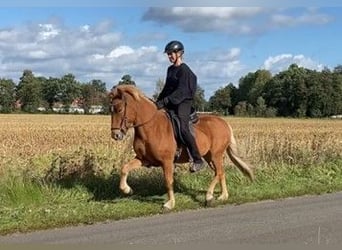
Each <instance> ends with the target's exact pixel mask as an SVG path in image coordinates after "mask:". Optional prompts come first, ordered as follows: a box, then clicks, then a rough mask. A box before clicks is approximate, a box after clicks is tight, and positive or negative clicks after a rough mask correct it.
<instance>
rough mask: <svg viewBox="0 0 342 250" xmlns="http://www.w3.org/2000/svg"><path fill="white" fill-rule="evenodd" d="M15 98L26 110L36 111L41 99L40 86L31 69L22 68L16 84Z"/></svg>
mask: <svg viewBox="0 0 342 250" xmlns="http://www.w3.org/2000/svg"><path fill="white" fill-rule="evenodd" d="M17 98H18V100H19V101H20V103H21V105H22V106H21V108H22V110H23V111H26V112H36V111H37V108H38V107H39V105H40V103H41V101H42V86H41V84H40V81H38V80H37V78H36V77H35V76H34V75H33V73H32V71H31V70H24V72H23V75H22V77H20V82H19V84H18V86H17Z"/></svg>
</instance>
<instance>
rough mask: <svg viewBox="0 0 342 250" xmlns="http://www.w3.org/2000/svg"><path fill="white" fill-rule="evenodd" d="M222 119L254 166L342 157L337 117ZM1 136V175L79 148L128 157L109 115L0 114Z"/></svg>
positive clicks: (117, 160) (116, 159)
mask: <svg viewBox="0 0 342 250" xmlns="http://www.w3.org/2000/svg"><path fill="white" fill-rule="evenodd" d="M226 120H227V121H228V122H229V123H230V124H231V125H232V127H233V131H234V134H235V137H236V139H237V142H238V147H239V151H240V154H241V155H242V156H243V157H244V158H246V159H248V161H250V162H252V163H253V164H255V165H257V166H258V165H265V164H266V165H267V164H269V163H272V162H277V163H290V164H303V165H308V164H312V163H317V162H324V161H326V160H329V159H331V158H338V157H341V156H342V121H340V120H313V119H306V120H299V119H257V118H233V117H232V118H230V117H228V118H226ZM0 138H1V139H0V173H1V172H3V171H4V170H5V169H8V168H12V169H13V168H17V167H19V168H25V167H30V168H31V167H34V168H46V167H49V166H46V165H45V163H48V162H45V163H44V162H42V163H41V164H40V163H37V165H35V161H38V162H39V159H40V160H42V158H44V159H45V160H46V157H47V158H49V157H53V156H54V157H56V156H64V155H68V154H70V153H72V152H74V151H78V150H80V149H82V150H88V151H91V152H93V153H94V154H96V157H100V158H103V161H104V162H103V163H104V164H106V165H108V164H109V165H110V167H113V166H114V167H120V166H119V165H118V164H121V163H122V161H125V160H127V159H129V158H130V157H131V156H132V154H131V153H130V152H131V150H130V149H131V148H130V146H131V140H130V139H127V140H125V141H124V142H115V141H113V140H112V139H111V138H110V117H109V116H84V115H0ZM109 162H111V163H109ZM32 164H33V165H32ZM103 167H108V166H103ZM37 170H40V169H37Z"/></svg>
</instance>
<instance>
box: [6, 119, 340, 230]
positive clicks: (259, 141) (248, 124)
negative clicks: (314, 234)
mask: <svg viewBox="0 0 342 250" xmlns="http://www.w3.org/2000/svg"><path fill="white" fill-rule="evenodd" d="M229 122H230V123H231V124H232V126H233V129H234V131H235V135H236V138H237V141H238V146H239V149H240V153H241V155H242V156H244V157H245V158H248V160H249V161H251V162H252V163H253V164H254V165H255V166H256V169H255V172H256V181H255V182H253V183H251V182H250V181H249V180H248V179H247V178H245V177H244V176H243V175H242V174H241V173H240V172H238V170H237V169H236V168H235V167H233V166H232V165H231V163H230V162H229V161H228V160H227V161H225V165H226V174H227V185H228V189H229V195H230V197H229V200H228V203H229V204H241V203H246V202H254V201H259V200H265V199H281V198H285V197H290V196H298V195H305V194H322V193H329V192H335V191H341V190H342V155H341V152H342V145H341V142H342V138H341V137H342V133H341V132H342V126H341V125H342V123H341V121H331V120H294V119H241V118H230V119H229ZM70 127H71V128H70ZM0 137H1V138H2V144H1V145H0V177H1V178H0V234H7V233H13V232H27V231H32V230H36V229H45V228H52V227H62V226H66V225H76V224H92V223H95V222H98V221H106V220H119V219H126V218H130V217H138V216H149V215H153V214H158V213H161V212H162V210H161V207H162V205H163V203H164V202H165V199H166V195H165V191H166V190H165V187H164V182H163V177H162V172H161V169H159V168H151V169H143V170H141V171H135V172H132V173H131V175H130V176H129V179H128V182H129V184H130V185H131V187H132V188H133V189H134V194H133V195H132V196H129V197H126V196H122V195H121V193H120V192H119V189H118V187H119V172H120V166H121V165H122V164H123V163H124V162H126V161H127V160H128V159H129V158H131V157H132V156H133V152H132V149H131V146H130V145H131V144H130V141H131V139H130V138H128V139H127V140H126V141H124V142H122V143H115V142H113V141H112V140H111V139H110V138H108V137H109V119H108V117H101V116H89V117H87V116H50V115H47V116H36V115H31V116H30V115H3V116H2V115H0ZM11 140H12V141H11ZM13 140H14V141H13ZM20 145H24V146H25V147H22V146H20ZM212 175H213V173H212V172H211V171H210V170H209V169H206V170H204V171H201V172H200V173H196V174H190V173H188V170H187V165H179V166H177V167H176V170H175V191H176V208H175V210H174V211H181V210H186V209H198V208H204V207H205V206H204V199H205V193H206V189H207V187H208V185H209V182H210V180H211V178H212ZM216 192H217V193H216V195H218V194H219V190H217V191H216ZM226 204H227V203H219V202H217V203H216V204H215V205H217V206H221V205H226Z"/></svg>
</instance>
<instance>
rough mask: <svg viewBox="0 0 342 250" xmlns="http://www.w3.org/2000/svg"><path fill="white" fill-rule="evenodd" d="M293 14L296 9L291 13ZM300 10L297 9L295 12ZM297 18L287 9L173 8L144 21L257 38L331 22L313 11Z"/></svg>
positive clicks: (158, 11) (159, 10) (151, 12)
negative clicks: (261, 34) (274, 32)
mask: <svg viewBox="0 0 342 250" xmlns="http://www.w3.org/2000/svg"><path fill="white" fill-rule="evenodd" d="M291 10H293V9H291ZM296 10H297V9H296ZM299 11H300V12H301V14H299V15H297V16H296V15H295V14H293V13H292V12H291V11H289V10H288V9H280V8H264V7H173V8H162V7H153V8H149V9H148V10H147V11H146V12H145V14H144V15H143V18H142V19H143V20H144V21H152V22H156V23H158V24H159V25H173V26H176V27H178V28H179V29H180V30H182V31H184V32H189V33H192V32H225V33H229V34H232V35H254V34H260V33H264V32H267V31H268V30H270V29H274V28H282V27H286V26H298V25H303V24H314V25H317V24H326V23H328V22H330V21H331V20H332V18H331V17H330V16H328V15H326V14H322V13H319V12H318V9H314V8H309V9H305V8H300V9H299Z"/></svg>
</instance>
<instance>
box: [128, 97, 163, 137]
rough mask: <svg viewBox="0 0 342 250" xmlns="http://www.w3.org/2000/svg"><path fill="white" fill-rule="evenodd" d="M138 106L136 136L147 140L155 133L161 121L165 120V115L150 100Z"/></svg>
mask: <svg viewBox="0 0 342 250" xmlns="http://www.w3.org/2000/svg"><path fill="white" fill-rule="evenodd" d="M138 105H139V111H138V114H137V119H136V125H137V126H136V127H135V129H134V130H135V135H136V136H138V137H140V138H146V139H147V138H150V137H151V135H152V134H154V133H155V131H156V130H155V128H156V127H157V126H159V125H160V121H161V120H163V118H162V116H163V113H162V112H160V111H158V110H157V108H156V106H155V104H154V103H152V102H151V101H149V100H143V101H141V102H140V103H139V104H138ZM165 128H166V125H165Z"/></svg>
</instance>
